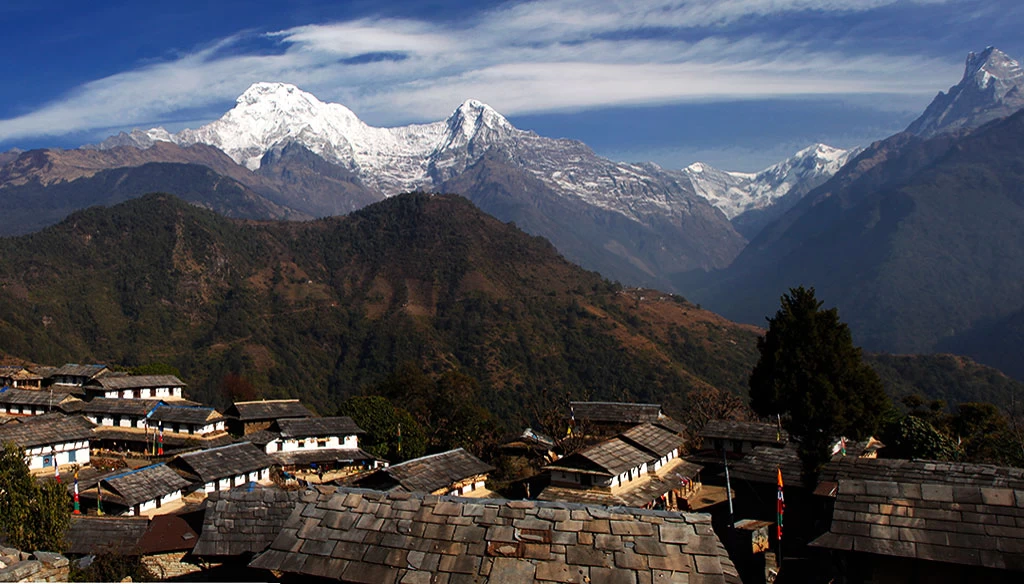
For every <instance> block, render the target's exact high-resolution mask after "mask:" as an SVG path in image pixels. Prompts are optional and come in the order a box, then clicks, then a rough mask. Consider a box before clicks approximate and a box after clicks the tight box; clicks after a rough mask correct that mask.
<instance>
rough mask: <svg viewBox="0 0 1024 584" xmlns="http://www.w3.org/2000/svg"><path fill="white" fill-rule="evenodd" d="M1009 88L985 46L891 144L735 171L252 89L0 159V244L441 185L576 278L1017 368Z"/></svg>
mask: <svg viewBox="0 0 1024 584" xmlns="http://www.w3.org/2000/svg"><path fill="white" fill-rule="evenodd" d="M1022 84H1024V73H1022V70H1021V68H1020V66H1019V65H1018V64H1017V62H1016V61H1014V60H1013V59H1011V58H1010V57H1008V56H1007V55H1006V54H1004V53H1002V52H1001V51H999V50H998V49H995V48H992V47H989V48H988V49H986V50H985V51H983V52H981V53H978V54H974V53H972V54H971V55H969V56H968V58H967V62H966V65H965V72H964V76H963V78H962V79H961V81H960V82H959V83H958V84H957V85H954V86H953V87H951V88H950V89H949V90H948V91H946V92H940V93H939V94H938V95H937V97H936V98H935V99H934V100H933V102H932V104H931V105H930V106H929V107H928V108H927V109H926V110H925V112H924V113H923V114H922V115H921V116H920V117H919V118H918V119H917V120H915V121H914V122H913V123H912V124H911V125H910V126H909V127H908V128H907V131H905V132H903V133H900V134H897V135H895V136H892V137H890V138H888V139H885V140H881V141H879V142H876V143H874V144H871V145H869V146H867V147H866V148H863V149H860V148H858V149H852V150H849V151H847V150H841V149H836V148H831V147H829V146H826V145H823V144H815V145H812V146H810V147H808V148H806V149H804V150H801V151H800V152H798V153H797V154H796V155H794V156H793V157H792V158H790V159H787V160H785V161H782V162H780V163H778V164H776V165H773V166H771V167H769V168H767V169H765V170H763V171H761V172H757V173H738V172H729V171H722V170H718V169H715V168H712V167H710V166H708V165H706V164H702V163H695V164H693V165H690V166H689V167H687V168H684V169H680V170H672V169H664V168H661V167H659V166H657V165H654V164H651V163H621V162H613V161H611V160H608V159H605V158H602V157H600V156H597V155H596V154H595V153H594V152H593V151H592V150H590V149H589V148H588V147H587V146H586V145H584V144H582V143H580V142H577V141H572V140H564V139H551V138H545V137H542V136H538V135H537V134H535V133H533V132H528V131H523V130H520V129H518V128H515V127H514V126H513V125H512V124H511V123H510V122H509V121H508V120H507V119H505V118H504V117H503V116H502V115H501V114H499V113H498V112H496V111H495V110H494V109H493V108H490V107H489V106H487V105H486V104H483V103H480V102H478V101H475V100H467V101H466V102H464V103H463V104H462V105H460V106H459V107H458V108H456V110H455V111H454V112H453V113H452V114H451V115H450V116H449V117H448V118H447V119H445V120H442V121H438V122H433V123H429V124H417V125H411V126H404V127H398V128H376V127H372V126H369V125H367V124H365V123H364V122H362V121H361V120H359V119H358V117H357V116H356V115H355V114H354V113H353V112H352V111H350V110H349V109H347V108H345V107H344V106H342V105H340V104H329V103H323V102H321V101H319V100H318V99H317V98H316V97H314V96H312V95H311V94H309V93H306V92H303V91H301V90H300V89H298V88H297V87H294V86H291V85H287V84H283V83H257V84H254V85H253V86H252V87H250V88H249V89H248V90H247V91H246V92H245V93H243V94H242V95H241V96H240V97H239V98H238V100H237V103H236V105H235V107H234V108H233V109H231V110H230V111H228V112H227V113H226V114H225V115H224V116H223V117H221V118H220V119H218V120H216V121H214V122H211V123H209V124H207V125H205V126H202V127H199V128H195V129H186V130H183V131H181V132H178V133H176V134H172V133H170V132H167V131H166V130H163V129H161V128H153V129H149V130H136V131H133V132H131V133H122V134H120V135H118V136H115V137H112V138H110V139H108V140H105V141H103V142H102V143H100V144H97V145H93V146H89V147H83V148H81V149H76V150H34V151H30V152H18V151H11V152H8V153H3V154H0V204H3V205H4V208H5V209H6V210H7V211H8V215H7V216H8V218H9V220H8V221H6V222H3V224H2V225H0V232H2V233H5V234H18V233H28V232H32V231H35V230H38V229H40V228H42V227H44V226H46V225H50V224H53V223H54V222H56V221H59V220H60V219H61V218H62V217H65V216H67V215H68V214H69V213H71V212H73V211H74V210H76V209H81V208H84V207H88V206H92V205H109V204H114V203H117V202H119V201H123V200H126V199H130V198H133V197H137V196H139V195H141V194H143V193H145V192H151V191H163V192H170V193H174V194H176V195H179V196H181V197H182V198H184V199H186V200H188V201H190V202H192V203H193V204H196V205H200V206H203V207H206V208H209V209H212V210H215V211H217V212H218V213H221V214H223V215H226V216H229V217H236V218H247V219H299V220H303V219H312V218H315V217H324V216H333V215H339V214H346V213H351V212H353V211H355V210H357V209H361V208H363V207H365V206H366V205H369V204H372V203H375V202H378V201H383V200H385V199H387V198H389V197H393V196H395V195H396V194H397V193H399V192H402V191H409V190H426V191H437V192H453V193H459V194H462V195H464V196H466V197H467V198H469V199H470V200H471V201H472V202H473V203H474V204H475V205H476V206H478V207H479V208H480V209H482V210H483V211H485V212H487V213H489V214H491V215H493V216H495V217H497V218H498V219H499V220H501V221H505V222H510V223H514V224H515V225H516V226H517V227H519V228H521V229H523V230H524V231H526V232H528V233H531V234H534V235H540V236H543V237H545V238H547V239H548V240H550V241H551V242H552V243H553V244H554V246H555V247H556V248H557V249H558V250H559V252H560V253H562V254H563V255H564V256H565V257H566V258H567V259H569V260H571V261H573V262H576V263H578V264H580V265H582V266H584V267H585V268H588V269H592V270H597V271H599V272H600V273H601V274H603V275H605V276H606V277H609V278H612V279H615V280H619V281H622V282H625V283H628V284H635V285H645V286H656V287H659V288H661V289H665V290H669V291H674V292H683V293H685V294H686V295H687V297H690V298H692V299H694V300H697V301H701V302H702V303H704V304H705V305H707V306H709V307H711V308H713V309H715V310H719V311H721V312H722V313H723V314H725V315H726V316H728V317H730V318H733V319H737V320H740V321H744V322H751V323H760V322H763V318H764V316H765V315H766V314H769V313H770V312H771V310H772V309H773V307H774V306H775V303H776V299H777V298H778V296H779V295H780V294H781V293H782V292H783V291H784V290H785V289H787V288H788V287H790V286H795V285H798V284H806V285H813V286H816V287H817V288H818V290H819V293H820V296H821V297H822V298H824V299H825V300H826V301H827V302H829V303H832V304H836V305H838V306H839V307H840V309H841V311H842V314H843V316H844V317H848V318H849V319H850V321H851V325H852V326H853V330H854V333H855V335H856V339H857V340H858V342H861V343H863V344H865V345H866V346H867V347H868V348H869V349H873V350H887V351H901V352H902V351H914V352H917V351H930V350H936V349H950V350H954V349H955V350H957V351H963V352H966V353H968V354H971V355H973V356H975V357H976V358H978V359H980V360H983V361H985V362H988V363H996V362H997V361H998V364H999V365H1000V366H1002V367H1007V369H1008V370H1010V371H1015V372H1018V374H1020V375H1024V370H1021V369H1020V366H1019V365H1013V364H1012V363H1010V364H1007V363H1008V362H1009V361H1012V360H1013V359H1011V358H1010V357H1011V356H1006V353H1007V351H1006V349H1005V347H1006V346H1007V345H1006V344H1005V343H1004V341H1011V340H1013V339H1018V340H1019V339H1020V338H1022V337H1024V325H1022V324H1021V322H1022V321H1024V318H1022V317H1021V316H1020V315H1021V314H1024V306H1022V305H1021V303H1020V302H1018V301H1017V300H1016V299H1015V298H1016V297H1015V295H1016V294H1018V292H1019V290H1018V288H1017V287H1015V284H1014V281H1015V280H1014V279H1015V278H1017V277H1018V268H1019V266H1020V265H1021V264H1024V262H1021V261H1019V259H1020V257H1021V256H1020V251H1021V248H1020V245H1019V244H1020V242H1019V241H1018V239H1019V238H1018V237H1017V235H1016V234H1015V231H1014V230H1013V229H1011V228H1010V227H1009V226H1008V223H1007V222H1012V221H1015V220H1017V218H1018V215H1017V213H1018V210H1019V201H1018V195H1017V191H1016V190H1015V188H1016V187H1015V186H1014V185H1015V184H1018V183H1017V182H1016V181H1019V178H1020V177H1019V176H1018V174H1019V173H1018V171H1017V167H1016V166H1015V164H1016V163H1015V161H1016V160H1019V159H1020V158H1019V157H1020V156H1021V155H1022V154H1021V152H1020V151H1019V144H1018V143H1017V142H1015V141H1014V136H1015V132H1017V130H1018V128H1017V125H1018V124H1019V123H1020V122H1019V119H1018V117H1017V116H1016V115H1013V114H1014V112H1015V111H1017V110H1018V109H1020V107H1021V106H1022V105H1024V101H1022V97H1021V96H1022V92H1024V87H1022ZM1007 116H1010V117H1007ZM996 353H1001V354H1004V357H1000V358H995V357H992V355H995V354H996Z"/></svg>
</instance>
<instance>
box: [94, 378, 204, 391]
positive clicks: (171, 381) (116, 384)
mask: <svg viewBox="0 0 1024 584" xmlns="http://www.w3.org/2000/svg"><path fill="white" fill-rule="evenodd" d="M86 386H87V387H91V388H95V387H100V388H103V389H117V390H121V389H145V388H147V387H150V388H152V387H185V383H183V382H182V381H181V380H180V379H178V378H177V377H175V376H174V375H104V376H102V377H98V378H96V379H93V380H92V381H90V382H89V383H87V384H86Z"/></svg>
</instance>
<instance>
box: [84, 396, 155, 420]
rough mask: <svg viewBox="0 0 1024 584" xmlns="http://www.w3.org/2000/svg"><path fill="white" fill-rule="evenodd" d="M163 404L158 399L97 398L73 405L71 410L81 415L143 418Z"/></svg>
mask: <svg viewBox="0 0 1024 584" xmlns="http://www.w3.org/2000/svg"><path fill="white" fill-rule="evenodd" d="M162 403H163V402H162V401H160V400H158V399H118V398H115V397H109V398H108V397H97V398H93V399H92V400H90V401H87V402H81V403H80V404H75V405H74V406H73V409H74V410H75V411H77V412H80V413H83V414H93V415H96V414H101V415H102V414H111V415H118V416H145V415H146V414H148V413H150V412H151V411H153V409H154V408H156V407H157V406H159V405H160V404H162Z"/></svg>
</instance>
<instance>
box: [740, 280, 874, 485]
mask: <svg viewBox="0 0 1024 584" xmlns="http://www.w3.org/2000/svg"><path fill="white" fill-rule="evenodd" d="M821 307H822V303H821V302H820V301H818V299H817V298H815V295H814V288H810V289H806V288H804V287H803V286H801V287H799V288H793V289H790V291H789V293H788V294H784V295H783V296H782V306H781V308H780V309H779V311H778V312H776V313H775V316H774V317H773V318H769V319H768V332H767V333H765V335H764V336H763V337H761V338H759V339H758V341H757V348H758V350H759V351H760V353H761V356H760V359H759V360H758V362H757V365H756V366H755V367H754V370H753V373H752V374H751V376H750V405H751V407H752V408H753V409H754V411H755V412H757V414H758V415H760V416H762V417H768V418H775V417H776V416H777V415H780V416H781V417H782V422H783V425H784V426H785V428H786V430H787V431H789V433H790V435H791V436H792V437H793V438H794V439H796V440H797V441H798V443H799V445H798V448H799V451H800V457H801V460H802V461H803V464H804V470H805V474H807V475H809V476H813V475H815V474H816V473H817V471H818V469H819V468H820V466H821V465H822V464H824V463H825V462H826V461H827V460H828V457H829V455H830V452H829V447H830V445H831V444H832V443H833V441H834V440H836V439H838V438H839V437H840V436H845V437H847V438H849V439H864V438H867V437H868V436H870V435H872V434H873V433H875V432H876V431H877V429H878V425H879V422H880V421H881V419H882V416H883V415H884V414H885V412H886V411H888V409H889V407H890V406H889V399H888V397H887V396H886V395H885V392H884V390H883V388H882V382H881V380H880V379H879V377H878V375H877V374H876V373H875V372H874V370H872V369H871V367H869V366H868V365H867V364H866V363H864V361H863V358H862V354H861V350H860V348H858V347H855V346H854V344H853V337H852V336H851V334H850V329H849V327H848V326H847V325H846V324H844V323H843V322H841V321H840V320H839V312H838V310H836V309H835V308H832V309H829V310H822V308H821Z"/></svg>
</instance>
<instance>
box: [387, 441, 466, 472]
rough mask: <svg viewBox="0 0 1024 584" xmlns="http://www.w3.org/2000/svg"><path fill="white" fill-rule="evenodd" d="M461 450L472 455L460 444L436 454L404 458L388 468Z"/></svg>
mask: <svg viewBox="0 0 1024 584" xmlns="http://www.w3.org/2000/svg"><path fill="white" fill-rule="evenodd" d="M460 450H461V451H463V452H465V453H467V454H470V455H472V453H470V452H469V451H468V450H466V449H465V448H463V447H461V446H460V447H458V448H453V449H451V450H445V451H444V452H435V453H434V454H425V455H423V456H420V457H418V458H410V459H409V460H403V461H402V462H398V463H395V464H392V465H390V466H388V468H389V469H390V468H397V467H401V466H404V465H406V464H409V463H412V462H423V461H425V460H427V459H433V458H437V457H439V456H442V455H444V454H453V453H455V452H458V451H460Z"/></svg>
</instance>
